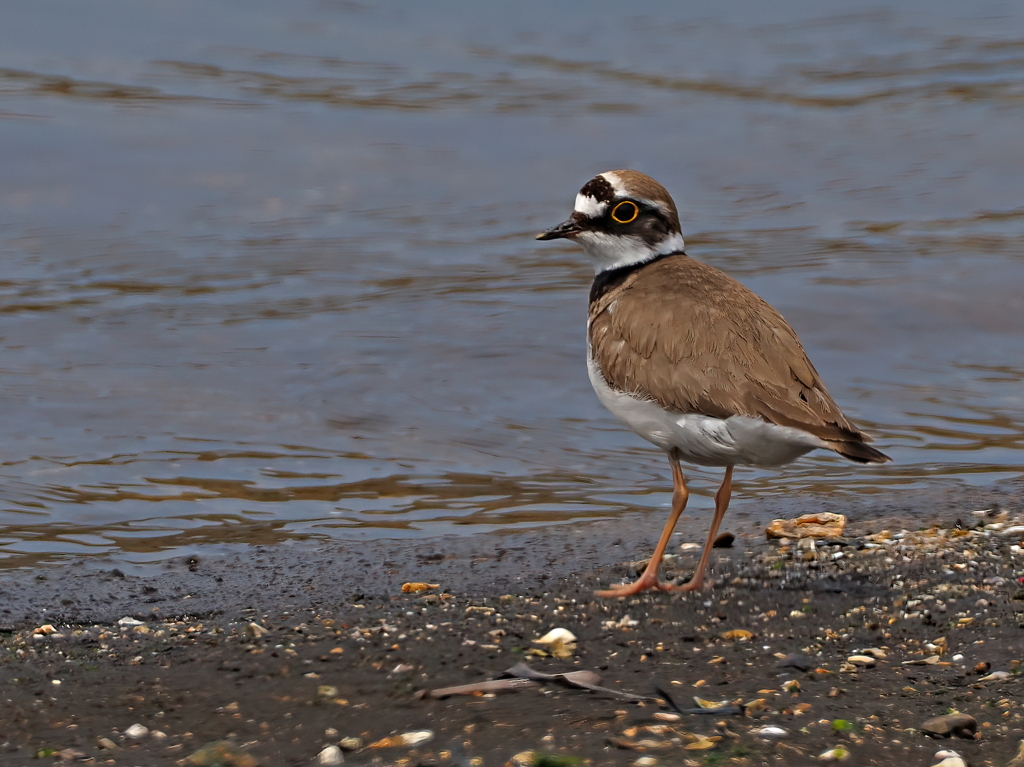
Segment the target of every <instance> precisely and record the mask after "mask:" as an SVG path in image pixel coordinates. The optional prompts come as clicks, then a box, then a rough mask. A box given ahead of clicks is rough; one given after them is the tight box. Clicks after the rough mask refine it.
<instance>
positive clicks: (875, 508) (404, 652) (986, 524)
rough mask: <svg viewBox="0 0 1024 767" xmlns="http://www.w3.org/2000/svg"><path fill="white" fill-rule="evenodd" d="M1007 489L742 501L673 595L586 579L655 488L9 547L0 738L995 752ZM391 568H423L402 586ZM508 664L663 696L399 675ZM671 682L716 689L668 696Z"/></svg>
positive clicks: (795, 759)
mask: <svg viewBox="0 0 1024 767" xmlns="http://www.w3.org/2000/svg"><path fill="white" fill-rule="evenodd" d="M1022 489H1024V487H1022V483H1020V482H1010V483H1005V484H1003V485H1000V486H998V487H996V488H992V489H986V490H960V491H957V492H948V491H942V492H938V491H937V492H936V493H935V494H931V495H929V494H922V493H918V494H915V495H914V500H913V501H912V502H909V503H908V502H907V501H906V500H905V498H904V497H903V496H901V497H900V499H899V501H898V502H895V501H893V500H892V499H890V500H889V502H888V504H887V503H886V501H885V500H882V499H879V500H875V501H864V502H861V503H859V504H857V505H848V506H847V507H846V508H838V507H837V506H836V504H831V505H830V506H831V507H830V508H829V510H839V511H844V512H846V513H847V515H848V516H849V517H850V525H849V527H848V529H847V531H846V533H845V534H844V535H843V537H842V538H841V539H839V540H835V541H830V542H828V543H827V544H822V543H819V544H817V545H816V546H815V547H814V548H813V550H811V549H810V548H808V547H807V546H806V545H805V546H801V545H797V544H796V543H795V542H794V543H791V544H789V545H787V544H781V545H780V544H779V543H777V542H774V543H768V542H766V541H765V539H764V536H763V535H762V533H761V531H762V530H763V524H762V521H763V520H762V517H758V516H757V515H751V514H746V513H744V512H743V510H742V509H741V510H740V511H739V512H738V513H737V514H736V515H735V517H734V518H730V519H728V520H727V527H729V529H730V530H731V531H732V532H734V533H735V534H736V536H737V539H736V544H735V546H734V547H733V548H731V549H722V550H719V551H717V552H716V556H715V559H714V570H713V573H712V575H713V577H714V579H715V584H714V586H713V587H711V588H710V589H707V590H705V591H703V592H702V593H700V594H695V595H686V594H682V595H681V594H654V595H644V596H641V597H636V598H630V599H625V600H612V601H596V600H594V598H593V597H592V591H593V589H594V588H595V587H599V586H604V585H607V584H609V583H612V582H617V581H620V580H623V579H625V578H627V577H629V576H630V575H631V573H630V570H631V567H632V566H633V565H630V564H628V563H635V560H638V559H640V558H642V557H643V556H645V555H646V554H648V553H649V550H650V547H651V545H652V543H653V540H654V538H655V536H656V535H657V532H658V529H659V528H660V526H661V524H662V522H663V519H662V518H661V516H660V515H657V514H644V515H632V516H630V517H624V518H620V519H617V520H609V521H601V522H593V523H588V524H577V525H571V526H569V525H564V526H554V527H546V528H539V529H537V530H533V531H528V532H516V533H514V534H513V533H509V534H488V535H482V536H467V537H462V538H446V539H436V540H426V541H415V542H409V541H404V542H403V541H378V542H373V543H360V544H359V545H358V546H344V545H339V544H337V543H334V544H325V543H314V542H305V543H299V544H296V545H293V546H277V547H273V548H266V549H259V548H256V549H253V550H250V551H247V552H245V553H244V554H233V555H229V556H223V557H202V558H198V559H197V558H186V559H178V560H175V561H172V562H168V563H167V564H166V565H165V566H163V568H162V570H161V571H160V572H159V573H155V574H148V575H134V574H132V573H131V572H128V573H126V572H124V571H123V570H121V569H120V568H117V567H113V566H111V567H105V566H103V565H102V564H99V565H98V564H97V563H96V562H90V561H85V560H82V561H76V562H71V563H65V564H61V565H58V566H54V567H49V568H39V569H35V570H23V571H9V572H6V573H3V574H2V575H0V598H2V607H0V610H2V612H0V632H2V633H0V643H2V649H3V653H2V658H3V662H2V663H0V689H2V691H3V694H2V696H0V698H2V701H0V763H2V764H5V765H29V764H39V763H40V762H39V761H38V759H39V758H40V757H43V758H51V759H56V760H62V759H63V760H68V761H82V762H89V761H92V762H95V763H99V764H117V765H120V764H124V765H143V764H144V765H165V764H166V765H171V764H179V763H183V764H188V763H189V762H187V761H185V762H183V761H182V760H185V759H187V758H188V757H189V755H190V754H193V753H195V752H196V751H197V750H198V749H200V748H201V747H202V746H203V745H204V744H207V743H209V742H212V741H218V740H225V739H226V740H230V741H232V742H234V743H235V744H237V745H239V746H240V747H241V748H242V749H244V752H245V753H247V754H249V755H251V758H253V759H256V760H258V762H259V763H260V764H263V765H276V764H299V765H305V764H315V763H316V762H317V757H318V754H320V753H321V751H322V750H323V749H324V748H325V746H331V745H338V746H340V747H341V748H342V749H343V750H342V752H341V753H343V755H344V756H343V758H344V760H345V763H346V764H381V765H390V764H396V765H398V764H401V765H428V764H436V765H449V764H450V765H503V764H506V763H509V762H511V763H513V764H519V763H521V764H531V763H538V764H543V763H548V764H556V763H559V764H570V763H575V762H573V761H572V759H569V760H568V761H562V762H559V761H557V759H555V757H573V758H579V759H581V760H583V762H585V763H589V764H594V765H604V764H608V765H618V764H622V765H627V764H628V765H634V764H638V765H645V764H646V765H653V764H665V765H669V764H683V765H713V764H737V765H751V766H753V765H776V764H779V765H782V764H785V765H801V764H821V763H822V761H821V760H820V757H821V755H822V754H824V753H826V752H829V753H832V754H833V756H836V757H842V756H843V755H844V754H846V755H847V756H846V758H845V760H843V761H842V763H845V764H851V765H868V764H878V765H891V764H894V763H895V760H896V759H899V760H901V762H902V763H903V764H906V765H931V764H934V763H936V762H938V761H939V760H938V759H936V758H934V754H935V753H936V752H937V751H939V750H942V749H953V750H955V751H957V752H958V753H959V754H960V755H961V756H962V757H964V759H965V760H966V762H967V763H968V764H969V765H971V766H972V767H981V766H982V765H990V766H991V767H1005V765H1007V764H1008V763H1009V762H1010V760H1011V759H1012V758H1013V757H1014V755H1015V754H1016V753H1017V751H1018V745H1019V741H1020V739H1021V738H1022V737H1024V708H1022V707H1021V701H1022V700H1024V694H1022V693H1024V676H1021V675H1019V672H1020V671H1021V668H1022V667H1021V663H1022V662H1024V627H1022V626H1024V585H1022V584H1021V583H1020V582H1019V580H1018V579H1019V578H1020V576H1021V575H1022V574H1024V554H1022V553H1021V552H1022V549H1021V545H1022V541H1021V539H1024V534H1021V533H1020V531H1015V530H1014V528H1015V527H1016V526H1018V525H1021V524H1024V492H1022ZM907 497H909V496H907ZM811 506H815V504H813V503H810V502H804V503H803V504H802V505H801V506H800V507H797V506H791V507H779V515H780V516H788V515H795V514H796V513H801V512H804V511H810V510H816V509H812V508H810V507H811ZM820 507H821V504H820V503H819V504H817V508H820ZM730 522H731V523H732V524H729V523H730ZM703 530H704V522H703V520H698V521H697V522H696V523H695V524H694V525H693V527H692V528H686V527H684V528H683V529H682V530H681V531H680V534H679V535H678V536H677V540H678V541H679V542H684V541H699V540H700V535H701V534H702V532H703ZM673 548H674V549H675V551H676V554H677V556H676V558H675V559H673V560H672V561H671V562H670V563H669V567H668V574H669V575H678V576H679V577H680V578H685V577H686V574H687V572H688V568H690V567H692V565H693V563H694V561H695V559H696V552H690V551H684V552H680V550H679V549H678V546H673ZM406 582H425V583H429V584H438V587H437V588H436V589H431V590H429V591H426V592H419V593H402V584H403V583H406ZM556 627H560V628H565V629H568V630H569V631H571V632H572V633H573V634H574V635H575V636H576V637H577V638H578V639H577V642H576V644H575V647H574V648H572V649H571V650H569V651H568V654H567V653H561V654H562V655H565V656H566V657H552V656H551V655H547V656H545V655H542V654H539V652H538V651H539V650H540V649H541V648H540V646H539V645H536V644H534V640H535V639H537V638H539V637H541V636H542V635H543V634H544V633H546V632H547V631H549V630H550V629H552V628H556ZM548 649H550V648H548ZM854 655H860V656H864V657H866V658H869V659H871V661H870V662H869V661H867V660H864V659H863V658H862V659H861V660H860V661H856V662H851V661H850V660H849V658H850V657H851V656H854ZM936 656H937V657H936ZM518 662H525V663H527V664H529V665H530V666H531V667H532V668H533V669H535V670H537V671H541V672H546V673H562V672H567V671H573V670H581V669H586V670H591V671H594V672H596V673H597V674H599V675H600V677H601V683H600V684H601V685H602V686H604V687H607V688H611V689H613V690H618V691H623V692H628V693H633V694H637V695H641V696H652V697H654V696H659V695H660V696H661V698H662V700H661V701H657V700H647V701H641V702H637V701H635V700H632V699H629V698H626V697H620V696H616V695H614V694H611V693H600V692H592V691H586V690H581V689H573V688H569V687H566V686H564V685H560V684H557V683H552V684H544V685H542V686H539V687H536V688H530V689H520V690H517V691H515V692H505V693H498V694H493V695H480V694H477V695H469V696H452V697H447V698H445V699H441V700H436V699H419V698H417V697H416V693H417V692H420V691H423V690H430V689H435V688H440V687H446V686H451V685H462V684H467V683H475V682H480V681H483V680H487V679H493V678H496V677H499V676H500V675H501V673H502V672H503V671H504V670H506V669H508V668H510V667H511V666H513V665H515V664H516V663H518ZM993 673H995V676H991V675H992V674H993ZM655 680H657V681H655ZM656 684H657V685H658V686H660V688H661V690H662V691H663V693H660V694H659V693H658V692H656V686H655V685H656ZM665 695H668V696H669V697H671V698H672V701H671V702H665V700H664V698H665ZM695 696H696V697H698V698H701V699H703V700H705V701H711V702H714V703H721V704H723V705H724V707H723V708H722V709H721V712H720V713H712V714H704V713H691V710H692V709H693V708H694V707H695V705H696V704H695V702H694V697H695ZM735 704H740V705H739V706H736V705H735ZM951 711H956V712H960V713H963V714H967V715H969V716H970V717H972V718H973V720H974V722H975V724H974V725H973V726H972V727H970V728H968V729H967V730H962V731H961V732H960V733H959V735H957V734H955V735H953V736H952V737H951V738H950V739H938V740H936V739H934V738H933V737H929V736H926V735H925V734H923V733H922V732H921V731H920V730H919V728H920V726H921V725H922V724H923V723H924V722H925V720H927V719H929V718H932V717H935V716H939V715H945V714H948V713H950V712H951ZM133 725H140V727H134V728H133ZM765 728H768V729H765ZM773 728H774V729H773ZM427 731H429V736H428V735H427V734H420V735H416V736H409V737H407V739H406V740H407V744H406V745H401V744H400V741H399V740H396V739H395V738H396V737H397V736H401V735H402V734H407V733H426V732H427ZM972 733H973V734H974V735H973V736H972V737H962V736H971V735H972ZM133 736H134V737H133ZM389 739H390V740H389ZM417 741H418V742H417ZM544 754H549V755H552V756H551V757H545V756H542V755H544ZM247 758H248V757H239V758H238V759H237V760H236V761H235V762H229V763H236V764H244V763H245V762H246V759H247ZM545 759H547V762H545ZM652 760H653V761H652ZM210 763H211V764H212V763H214V762H210ZM250 763H251V762H250Z"/></svg>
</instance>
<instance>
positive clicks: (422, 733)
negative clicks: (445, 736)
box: [398, 730, 434, 746]
mask: <svg viewBox="0 0 1024 767" xmlns="http://www.w3.org/2000/svg"><path fill="white" fill-rule="evenodd" d="M398 737H399V738H401V740H402V745H403V746H418V745H420V744H421V743H426V742H427V741H428V740H432V739H433V737H434V731H433V730H415V731H414V732H404V733H402V734H401V735H399V736H398Z"/></svg>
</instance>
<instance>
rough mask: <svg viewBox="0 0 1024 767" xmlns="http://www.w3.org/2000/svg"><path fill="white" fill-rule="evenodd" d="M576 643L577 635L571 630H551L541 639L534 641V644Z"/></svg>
mask: <svg viewBox="0 0 1024 767" xmlns="http://www.w3.org/2000/svg"><path fill="white" fill-rule="evenodd" d="M575 641H576V635H575V634H573V633H572V632H571V631H569V629H551V631H549V632H548V633H547V634H545V635H544V636H542V637H541V638H540V639H534V640H533V643H534V644H556V643H557V644H571V643H573V642H575Z"/></svg>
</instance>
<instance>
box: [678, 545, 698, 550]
mask: <svg viewBox="0 0 1024 767" xmlns="http://www.w3.org/2000/svg"><path fill="white" fill-rule="evenodd" d="M699 548H700V544H699V543H682V544H680V545H679V550H680V551H696V550H697V549H699Z"/></svg>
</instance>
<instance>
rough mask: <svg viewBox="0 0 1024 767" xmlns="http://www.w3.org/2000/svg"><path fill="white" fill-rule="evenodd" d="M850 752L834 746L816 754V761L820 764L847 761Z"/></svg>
mask: <svg viewBox="0 0 1024 767" xmlns="http://www.w3.org/2000/svg"><path fill="white" fill-rule="evenodd" d="M849 756H850V752H849V751H848V750H847V749H846V748H845V747H844V746H836V747H835V748H830V749H829V750H828V751H823V752H822V753H820V754H818V761H820V762H841V761H843V760H844V759H848V758H849Z"/></svg>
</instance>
